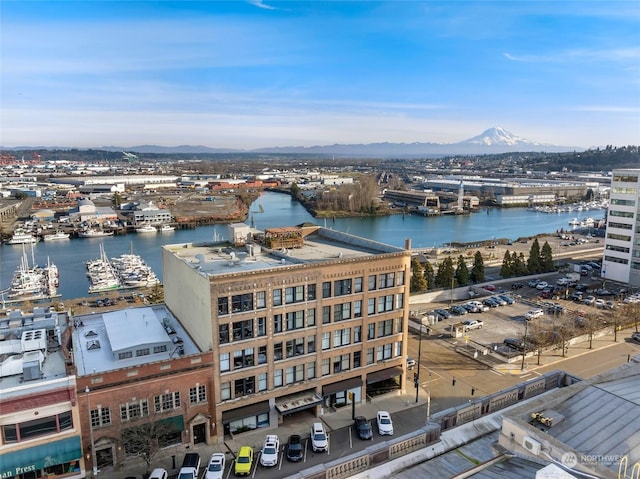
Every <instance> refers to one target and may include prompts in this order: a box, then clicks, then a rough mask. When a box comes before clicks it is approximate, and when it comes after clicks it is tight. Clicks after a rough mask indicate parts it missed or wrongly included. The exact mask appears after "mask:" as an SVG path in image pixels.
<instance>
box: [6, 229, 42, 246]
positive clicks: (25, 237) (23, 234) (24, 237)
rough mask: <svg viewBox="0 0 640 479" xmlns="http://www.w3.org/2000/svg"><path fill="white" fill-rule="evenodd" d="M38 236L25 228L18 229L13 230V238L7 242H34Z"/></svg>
mask: <svg viewBox="0 0 640 479" xmlns="http://www.w3.org/2000/svg"><path fill="white" fill-rule="evenodd" d="M37 242H38V238H36V237H35V236H33V235H32V234H31V233H28V232H27V231H25V230H22V229H17V230H15V231H14V232H13V235H12V236H11V239H10V240H9V241H7V244H33V243H37Z"/></svg>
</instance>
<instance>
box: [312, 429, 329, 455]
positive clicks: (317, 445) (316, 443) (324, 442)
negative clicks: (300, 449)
mask: <svg viewBox="0 0 640 479" xmlns="http://www.w3.org/2000/svg"><path fill="white" fill-rule="evenodd" d="M311 449H312V450H313V452H325V451H328V450H329V439H328V438H327V432H326V431H325V430H324V426H323V425H322V423H321V422H314V423H313V424H312V425H311Z"/></svg>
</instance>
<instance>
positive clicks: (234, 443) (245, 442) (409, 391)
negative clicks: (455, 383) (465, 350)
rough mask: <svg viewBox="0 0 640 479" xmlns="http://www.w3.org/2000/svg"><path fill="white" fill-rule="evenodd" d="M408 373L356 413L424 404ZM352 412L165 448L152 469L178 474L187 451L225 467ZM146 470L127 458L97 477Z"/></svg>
mask: <svg viewBox="0 0 640 479" xmlns="http://www.w3.org/2000/svg"><path fill="white" fill-rule="evenodd" d="M407 376H410V379H409V380H407V381H406V394H400V393H398V394H393V393H390V394H387V395H385V396H381V397H379V398H374V399H373V400H371V402H366V403H362V404H356V415H358V416H365V417H366V418H367V419H374V418H375V417H376V413H377V412H378V411H388V412H389V413H391V414H393V413H394V412H398V411H402V410H405V409H408V408H412V407H414V406H417V405H421V404H426V402H427V393H426V392H425V391H424V390H423V389H422V388H420V389H419V390H418V402H416V389H415V387H414V386H413V375H412V374H411V372H409V374H408V375H407ZM351 415H352V408H351V405H348V406H345V407H342V408H340V409H338V410H337V411H335V412H326V411H325V413H324V414H323V415H322V416H320V417H315V416H314V415H313V414H311V413H310V412H309V413H308V414H306V415H305V414H304V413H298V414H296V415H295V418H294V419H292V418H289V421H287V418H285V420H284V423H283V424H280V425H279V426H278V427H277V428H276V429H256V430H255V431H251V432H245V433H242V434H239V435H236V436H234V438H233V439H229V438H226V439H225V442H224V444H212V445H207V444H198V445H196V446H194V447H191V448H189V449H186V448H185V447H184V446H179V447H176V448H167V449H164V450H162V451H160V452H159V453H158V454H157V455H156V456H155V457H154V460H153V464H152V468H155V467H162V468H164V469H166V470H167V471H168V473H169V477H175V476H176V475H177V474H178V470H179V468H180V465H181V463H182V458H183V457H184V455H185V453H186V452H197V453H198V454H200V458H201V460H202V464H201V467H203V468H204V467H206V465H207V462H208V461H209V458H210V457H211V454H212V453H214V452H222V453H225V454H226V457H227V468H228V467H229V462H230V461H233V459H234V457H235V454H236V453H237V452H238V450H239V449H240V447H241V446H251V447H253V450H254V452H255V453H257V452H258V451H260V449H261V448H262V443H263V441H264V438H265V436H266V435H267V434H277V435H278V437H279V438H280V447H283V446H284V445H285V444H286V442H287V440H288V438H289V436H290V435H292V434H299V435H301V436H302V437H303V438H304V437H308V436H309V430H310V428H311V424H312V423H314V422H323V423H324V424H325V428H326V430H327V432H329V433H331V431H334V430H336V429H341V428H343V427H347V426H350V425H351V424H352V423H353V419H352V418H351ZM172 456H175V466H176V467H175V468H174V467H173V465H174V459H173V458H172ZM145 473H146V465H145V464H144V462H143V461H141V460H129V461H127V466H126V468H121V469H119V470H113V469H109V470H105V471H100V472H99V473H98V478H99V479H124V478H128V477H131V478H136V479H141V478H142V477H143V475H144V474H145ZM87 477H89V476H87Z"/></svg>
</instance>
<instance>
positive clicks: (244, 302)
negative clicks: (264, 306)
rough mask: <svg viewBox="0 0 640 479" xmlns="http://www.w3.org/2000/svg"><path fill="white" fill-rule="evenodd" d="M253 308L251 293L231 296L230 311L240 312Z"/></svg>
mask: <svg viewBox="0 0 640 479" xmlns="http://www.w3.org/2000/svg"><path fill="white" fill-rule="evenodd" d="M252 309H253V293H244V294H236V295H233V296H231V311H232V312H233V313H240V312H242V311H251V310H252Z"/></svg>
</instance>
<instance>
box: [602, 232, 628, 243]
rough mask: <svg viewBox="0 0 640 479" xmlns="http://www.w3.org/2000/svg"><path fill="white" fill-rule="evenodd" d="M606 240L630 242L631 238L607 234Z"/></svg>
mask: <svg viewBox="0 0 640 479" xmlns="http://www.w3.org/2000/svg"><path fill="white" fill-rule="evenodd" d="M607 238H609V239H615V240H620V241H631V236H626V235H619V234H615V233H607Z"/></svg>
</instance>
